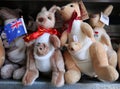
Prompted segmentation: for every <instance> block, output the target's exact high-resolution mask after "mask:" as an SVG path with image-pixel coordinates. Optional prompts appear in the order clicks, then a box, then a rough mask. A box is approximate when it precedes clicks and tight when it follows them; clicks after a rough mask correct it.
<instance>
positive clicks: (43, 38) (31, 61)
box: [23, 6, 65, 87]
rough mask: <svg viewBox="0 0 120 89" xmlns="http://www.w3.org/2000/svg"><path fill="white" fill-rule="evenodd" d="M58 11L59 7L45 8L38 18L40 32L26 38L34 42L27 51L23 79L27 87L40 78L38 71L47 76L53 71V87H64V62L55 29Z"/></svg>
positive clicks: (27, 40)
mask: <svg viewBox="0 0 120 89" xmlns="http://www.w3.org/2000/svg"><path fill="white" fill-rule="evenodd" d="M56 10H57V6H52V7H51V8H50V9H49V10H47V9H46V7H43V8H42V10H41V11H40V12H39V13H38V15H37V17H36V23H37V26H38V30H37V31H36V32H34V33H32V34H30V35H28V36H26V37H25V41H26V42H29V41H32V40H34V42H33V41H32V42H33V43H34V44H31V45H29V46H28V50H27V71H26V74H25V76H24V78H23V83H24V84H25V85H31V84H33V83H34V80H35V79H36V78H37V77H38V76H39V72H38V70H39V71H40V72H42V73H47V74H49V73H50V72H51V71H52V81H51V82H52V83H53V85H55V86H57V87H60V86H62V85H64V72H65V69H64V61H63V57H62V54H61V52H60V49H59V48H60V40H59V38H58V37H57V35H56V34H57V30H55V29H54V25H55V12H56ZM28 44H29V43H28Z"/></svg>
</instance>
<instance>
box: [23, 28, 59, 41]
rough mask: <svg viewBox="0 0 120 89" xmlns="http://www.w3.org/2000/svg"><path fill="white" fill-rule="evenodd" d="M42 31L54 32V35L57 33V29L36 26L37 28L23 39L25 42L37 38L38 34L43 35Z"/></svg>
mask: <svg viewBox="0 0 120 89" xmlns="http://www.w3.org/2000/svg"><path fill="white" fill-rule="evenodd" d="M44 33H50V34H55V35H57V34H58V32H57V30H56V29H54V28H50V29H46V28H43V27H38V30H37V31H36V32H34V33H32V34H29V35H27V36H25V37H24V38H23V39H24V40H25V42H29V41H32V40H34V39H37V38H38V37H39V36H41V35H43V34H44Z"/></svg>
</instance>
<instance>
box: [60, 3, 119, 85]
mask: <svg viewBox="0 0 120 89" xmlns="http://www.w3.org/2000/svg"><path fill="white" fill-rule="evenodd" d="M59 12H60V14H61V15H62V17H63V19H64V20H65V21H67V22H68V29H67V30H65V31H64V32H63V34H62V36H61V43H62V45H63V46H64V45H65V46H67V50H66V51H65V52H64V58H65V65H66V68H67V70H66V71H67V72H66V73H65V81H66V83H68V84H73V83H76V82H77V81H78V80H79V79H80V77H81V73H84V74H86V75H88V76H91V77H97V78H98V79H100V80H102V81H110V82H112V81H115V80H117V79H118V77H119V74H118V72H117V70H116V68H115V67H114V66H113V65H111V64H110V63H109V58H108V54H107V52H106V50H105V49H104V46H103V44H101V43H100V42H98V41H96V40H95V38H94V32H93V29H92V28H91V26H90V25H89V24H87V23H85V22H83V20H85V19H86V18H88V16H87V12H86V9H85V7H84V5H83V3H82V1H80V2H79V3H78V2H74V3H70V4H67V5H65V6H63V7H61V9H60V10H59ZM67 40H68V42H67ZM66 42H67V43H66ZM115 60H116V59H115ZM73 62H74V63H73ZM106 75H107V76H106Z"/></svg>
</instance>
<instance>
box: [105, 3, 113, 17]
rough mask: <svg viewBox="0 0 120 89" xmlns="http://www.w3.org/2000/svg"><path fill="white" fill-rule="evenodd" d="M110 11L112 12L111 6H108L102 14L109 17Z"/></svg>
mask: <svg viewBox="0 0 120 89" xmlns="http://www.w3.org/2000/svg"><path fill="white" fill-rule="evenodd" d="M112 10H113V5H109V6H108V7H107V8H106V9H105V10H104V11H103V13H104V14H105V15H107V16H109V15H110V14H111V12H112Z"/></svg>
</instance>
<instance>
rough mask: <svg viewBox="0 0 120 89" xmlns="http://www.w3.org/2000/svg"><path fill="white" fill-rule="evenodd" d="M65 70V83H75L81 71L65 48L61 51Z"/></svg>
mask: <svg viewBox="0 0 120 89" xmlns="http://www.w3.org/2000/svg"><path fill="white" fill-rule="evenodd" d="M63 56H64V61H65V66H66V70H67V71H66V72H65V82H66V83H67V84H75V83H76V82H78V81H79V80H80V78H81V72H80V70H79V68H78V67H77V66H76V64H75V62H74V61H73V59H72V56H71V55H70V53H69V52H68V51H67V50H66V51H65V52H64V53H63Z"/></svg>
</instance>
